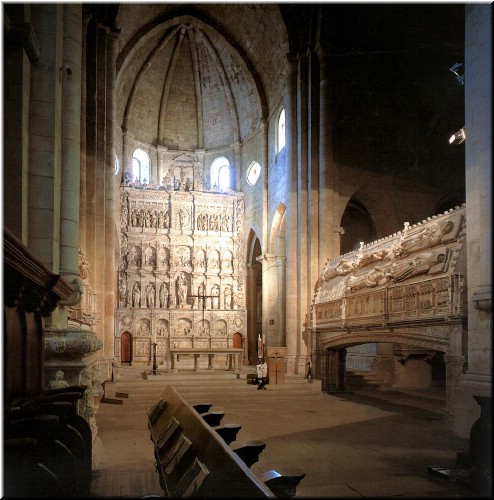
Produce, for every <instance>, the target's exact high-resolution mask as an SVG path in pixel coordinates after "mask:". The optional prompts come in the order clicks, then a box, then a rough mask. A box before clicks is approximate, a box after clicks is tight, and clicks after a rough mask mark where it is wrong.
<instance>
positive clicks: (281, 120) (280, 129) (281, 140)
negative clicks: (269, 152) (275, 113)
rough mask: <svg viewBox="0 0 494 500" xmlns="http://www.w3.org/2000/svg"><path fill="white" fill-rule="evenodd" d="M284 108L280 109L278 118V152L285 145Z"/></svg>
mask: <svg viewBox="0 0 494 500" xmlns="http://www.w3.org/2000/svg"><path fill="white" fill-rule="evenodd" d="M285 125H286V124H285V110H284V109H282V110H281V113H280V117H279V118H278V153H279V152H280V151H281V150H282V149H283V148H284V147H285V143H286V132H285Z"/></svg>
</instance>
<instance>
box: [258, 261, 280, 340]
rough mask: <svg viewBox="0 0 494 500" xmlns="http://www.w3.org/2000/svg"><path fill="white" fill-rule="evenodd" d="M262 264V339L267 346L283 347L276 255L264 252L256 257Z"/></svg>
mask: <svg viewBox="0 0 494 500" xmlns="http://www.w3.org/2000/svg"><path fill="white" fill-rule="evenodd" d="M257 261H258V262H260V263H261V264H262V271H261V272H262V332H263V341H264V344H265V345H266V346H267V347H284V344H280V340H281V339H280V335H279V333H280V331H279V324H280V317H281V316H282V315H283V310H282V308H281V307H280V304H281V303H282V302H283V300H282V299H283V297H282V296H280V293H279V292H280V291H281V290H280V283H279V277H280V273H279V270H278V263H279V261H280V258H279V257H278V256H277V255H268V254H264V255H261V256H260V257H258V258H257Z"/></svg>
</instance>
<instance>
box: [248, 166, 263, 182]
mask: <svg viewBox="0 0 494 500" xmlns="http://www.w3.org/2000/svg"><path fill="white" fill-rule="evenodd" d="M260 175H261V165H259V163H257V161H253V162H252V163H251V164H250V166H249V168H248V169H247V182H248V183H249V184H250V185H251V186H253V185H254V184H255V183H256V182H257V179H259V176H260Z"/></svg>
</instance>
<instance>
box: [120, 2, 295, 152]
mask: <svg viewBox="0 0 494 500" xmlns="http://www.w3.org/2000/svg"><path fill="white" fill-rule="evenodd" d="M155 7H156V6H155ZM238 7H239V8H241V9H242V12H243V14H244V15H245V20H246V21H247V22H246V23H245V26H246V30H245V33H241V32H238V30H237V32H236V33H235V37H230V38H229V39H227V38H226V37H225V34H224V33H223V31H222V34H220V33H219V28H222V22H225V21H226V19H221V15H220V14H221V11H220V10H218V9H217V8H213V9H212V12H208V15H206V14H204V13H201V16H203V17H204V18H207V19H208V22H205V21H204V20H203V19H199V16H195V15H190V14H187V15H184V14H182V15H172V14H170V13H167V12H160V11H158V10H156V9H154V10H152V11H150V10H149V6H145V5H143V6H142V12H141V11H140V7H139V4H134V5H132V10H131V11H130V10H128V9H127V10H125V9H126V4H122V6H121V10H120V12H119V15H118V20H119V22H120V23H122V24H121V25H119V26H118V27H119V28H121V37H120V39H119V44H118V47H119V49H118V53H117V95H118V96H119V98H118V115H117V121H118V122H119V124H120V125H121V126H122V128H123V129H124V130H126V131H129V132H130V133H132V134H133V135H134V137H135V138H136V139H138V140H141V141H143V142H145V143H148V144H159V145H163V146H166V147H168V148H170V149H179V150H191V151H193V150H196V149H206V150H212V149H216V148H221V147H225V146H229V145H231V144H234V143H237V142H239V141H243V140H245V139H246V138H248V137H249V136H250V135H251V134H252V133H254V132H255V130H256V129H257V128H258V127H259V124H260V121H261V119H262V117H263V116H266V114H267V96H266V95H265V93H264V85H263V81H262V79H261V77H260V76H259V75H258V73H257V71H256V69H255V66H254V63H255V64H257V65H260V66H262V67H263V68H265V67H266V66H265V64H264V62H263V60H262V57H264V58H268V59H269V58H271V59H272V60H271V63H272V64H271V66H268V67H269V68H270V70H271V71H278V72H279V71H280V68H282V67H283V65H284V59H285V58H286V52H287V50H288V49H287V42H286V40H285V41H283V40H282V39H279V40H278V41H277V43H276V44H275V45H273V44H272V42H271V46H272V47H273V50H272V51H270V52H269V55H268V54H267V53H266V51H264V50H260V47H259V46H258V44H256V46H255V47H253V46H252V45H251V44H248V43H247V46H246V47H244V46H242V47H241V45H240V42H242V41H243V40H245V39H247V40H248V39H249V34H248V32H249V29H251V27H252V25H255V26H257V27H259V17H258V16H257V17H256V12H258V11H257V10H256V9H255V8H254V9H253V8H252V6H251V7H249V6H241V5H240V6H238ZM244 7H245V8H244ZM254 7H255V6H254ZM203 8H206V6H203ZM122 9H123V10H122ZM162 9H165V8H164V7H163V6H162ZM259 12H261V11H259ZM131 14H132V15H131ZM211 14H213V16H211ZM232 14H235V15H236V16H238V14H239V13H238V12H235V9H233V10H230V9H228V15H232ZM225 15H226V14H225ZM263 15H264V16H265V15H266V13H265V12H264V11H263ZM269 15H271V16H274V17H276V18H277V23H274V22H273V26H276V27H277V28H276V29H279V28H278V27H279V26H280V25H283V23H282V22H280V17H279V12H277V11H275V10H268V16H269ZM215 16H216V20H212V19H214V17H215ZM249 19H250V21H249ZM273 20H274V19H273ZM131 21H133V22H131ZM137 21H139V22H137ZM242 25H243V23H242ZM216 28H218V31H217V29H216ZM237 28H238V24H237ZM222 30H223V28H222ZM265 31H266V33H267V32H268V30H265ZM227 33H228V31H227ZM227 36H228V35H227ZM273 36H274V37H278V38H280V35H279V34H278V32H276V31H275V33H274V35H273V33H271V35H270V37H271V39H272V38H273ZM256 43H257V42H256ZM249 51H250V53H249ZM276 67H277V70H276V69H275V68H276ZM264 77H265V79H266V78H268V79H269V78H270V75H269V74H268V75H266V74H265V75H264ZM276 80H278V78H277V79H276ZM274 88H275V89H276V85H274ZM278 92H279V93H280V95H281V87H280V89H279V91H278Z"/></svg>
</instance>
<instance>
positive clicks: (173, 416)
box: [148, 386, 276, 498]
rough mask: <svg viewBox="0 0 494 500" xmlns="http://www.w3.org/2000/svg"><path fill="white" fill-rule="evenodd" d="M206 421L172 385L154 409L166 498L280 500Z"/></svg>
mask: <svg viewBox="0 0 494 500" xmlns="http://www.w3.org/2000/svg"><path fill="white" fill-rule="evenodd" d="M202 417H203V416H202V415H200V414H198V412H197V411H196V410H195V409H194V408H193V407H192V406H191V405H190V404H188V403H187V402H186V401H185V400H184V399H182V397H181V396H180V395H179V394H178V393H177V392H176V391H175V390H174V389H173V388H172V387H171V386H168V387H167V388H166V389H165V390H164V392H163V393H162V394H161V396H160V399H159V400H158V402H157V403H156V404H155V405H154V406H152V407H151V408H149V409H148V427H149V429H150V433H151V440H152V441H153V443H154V455H155V459H156V470H157V472H158V474H159V481H160V485H161V487H162V489H163V492H164V494H165V496H166V497H184V496H192V497H202V498H237V497H238V498H276V497H275V495H274V494H273V492H272V491H271V490H270V489H269V488H268V487H267V486H266V485H265V484H264V483H263V482H262V481H261V480H260V479H259V478H258V477H256V476H255V474H253V473H252V471H251V470H250V469H249V467H248V466H247V465H246V464H245V463H244V461H243V460H242V459H241V458H240V457H239V456H238V455H237V454H236V453H235V452H234V451H233V450H232V449H231V448H230V446H228V444H227V443H226V442H225V441H224V439H223V438H222V437H221V436H220V435H219V434H218V433H217V432H216V431H215V430H214V428H213V427H211V426H210V425H209V424H208V423H207V422H206V421H205V420H204V418H202Z"/></svg>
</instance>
